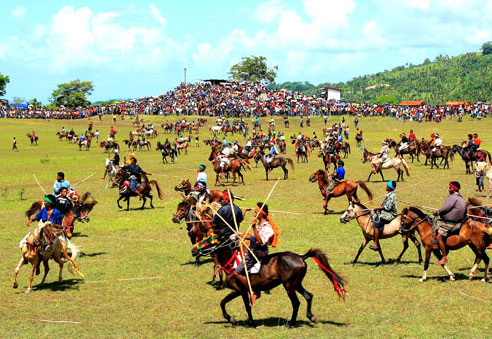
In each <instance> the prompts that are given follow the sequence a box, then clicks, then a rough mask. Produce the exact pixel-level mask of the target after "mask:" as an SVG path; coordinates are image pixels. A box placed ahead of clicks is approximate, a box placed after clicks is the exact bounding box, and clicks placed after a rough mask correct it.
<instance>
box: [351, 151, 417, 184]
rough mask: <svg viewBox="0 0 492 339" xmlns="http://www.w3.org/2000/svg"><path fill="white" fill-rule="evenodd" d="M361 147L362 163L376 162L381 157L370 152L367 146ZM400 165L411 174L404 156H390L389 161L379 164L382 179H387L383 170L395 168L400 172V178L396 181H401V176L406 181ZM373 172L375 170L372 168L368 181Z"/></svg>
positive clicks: (408, 174)
mask: <svg viewBox="0 0 492 339" xmlns="http://www.w3.org/2000/svg"><path fill="white" fill-rule="evenodd" d="M361 149H362V163H365V162H368V161H371V163H374V162H375V161H377V160H378V159H379V158H378V157H377V155H376V154H374V153H371V152H369V150H368V149H367V148H365V147H364V146H361ZM400 166H403V168H404V169H405V173H407V176H410V172H409V169H408V165H407V161H406V160H405V159H403V158H388V160H387V161H385V162H383V163H382V164H381V165H380V166H379V170H378V173H379V174H380V175H381V179H382V181H385V180H384V175H383V170H385V169H390V168H394V169H395V171H396V173H398V178H397V179H396V181H400V178H401V180H402V181H405V179H404V177H403V175H404V172H403V170H402V169H401V168H400ZM373 174H375V173H374V170H371V172H370V173H369V177H368V178H367V181H370V180H371V176H372V175H373Z"/></svg>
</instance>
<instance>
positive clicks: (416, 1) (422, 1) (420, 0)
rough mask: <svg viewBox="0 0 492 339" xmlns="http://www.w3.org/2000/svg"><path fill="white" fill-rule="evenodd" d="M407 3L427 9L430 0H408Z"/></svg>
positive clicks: (413, 6)
mask: <svg viewBox="0 0 492 339" xmlns="http://www.w3.org/2000/svg"><path fill="white" fill-rule="evenodd" d="M406 5H407V6H408V7H412V8H418V9H421V10H424V11H425V10H427V9H428V8H429V5H430V3H429V0H407V2H406Z"/></svg>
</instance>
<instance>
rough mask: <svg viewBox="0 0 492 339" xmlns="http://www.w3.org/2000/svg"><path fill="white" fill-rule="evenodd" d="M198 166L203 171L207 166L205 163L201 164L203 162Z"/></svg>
mask: <svg viewBox="0 0 492 339" xmlns="http://www.w3.org/2000/svg"><path fill="white" fill-rule="evenodd" d="M198 168H199V169H202V170H204V171H205V168H207V167H206V166H205V165H203V164H202V165H200V166H198Z"/></svg>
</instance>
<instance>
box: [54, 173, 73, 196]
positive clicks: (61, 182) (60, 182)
mask: <svg viewBox="0 0 492 339" xmlns="http://www.w3.org/2000/svg"><path fill="white" fill-rule="evenodd" d="M62 187H66V188H67V189H70V182H68V181H67V180H65V173H63V172H58V173H57V174H56V180H55V182H54V183H53V194H54V195H58V194H60V190H61V188H62Z"/></svg>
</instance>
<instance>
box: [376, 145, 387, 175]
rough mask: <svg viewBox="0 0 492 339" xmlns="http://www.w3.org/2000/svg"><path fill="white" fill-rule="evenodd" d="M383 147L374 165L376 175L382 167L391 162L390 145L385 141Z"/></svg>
mask: <svg viewBox="0 0 492 339" xmlns="http://www.w3.org/2000/svg"><path fill="white" fill-rule="evenodd" d="M382 145H383V146H382V147H381V149H380V150H379V153H378V158H377V160H376V161H374V162H373V163H372V165H373V169H374V173H377V172H378V171H379V169H380V168H381V165H382V164H384V163H385V162H386V161H388V160H389V157H388V155H389V153H390V148H389V147H388V143H387V142H386V140H383V142H382Z"/></svg>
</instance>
